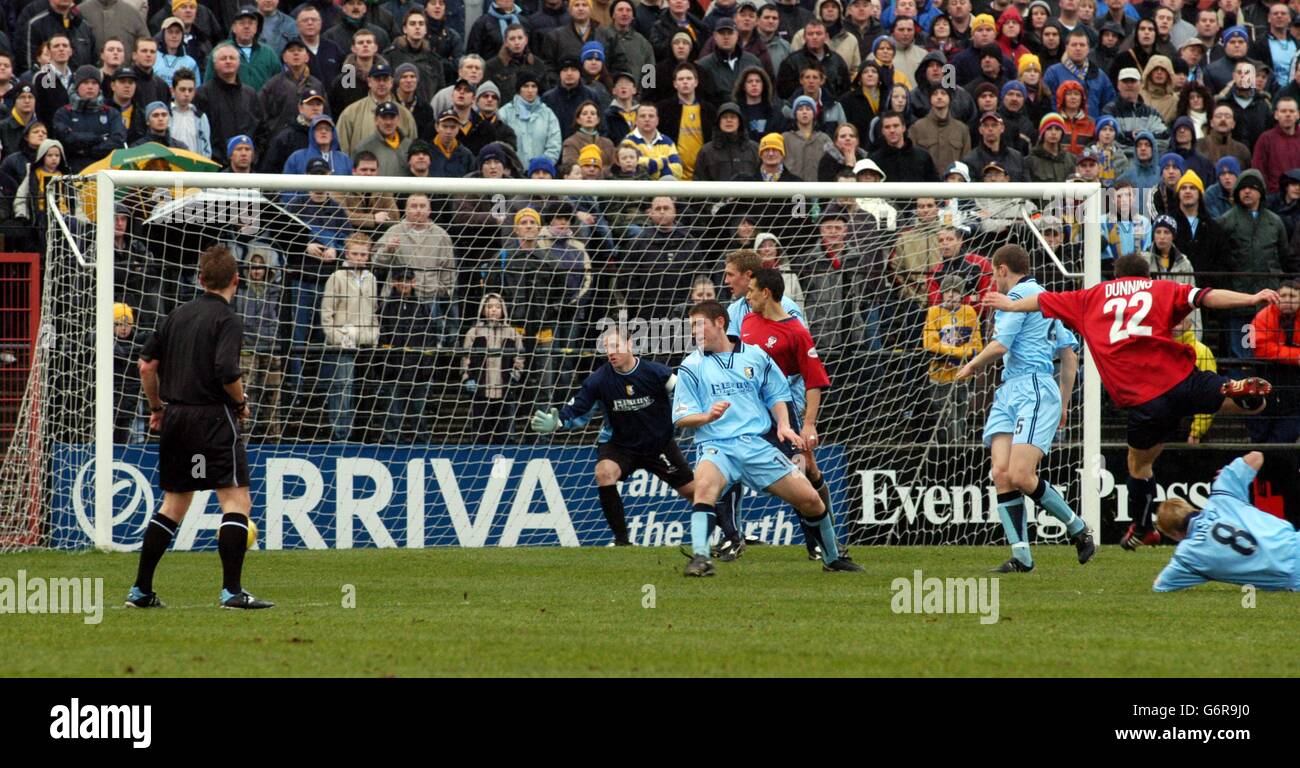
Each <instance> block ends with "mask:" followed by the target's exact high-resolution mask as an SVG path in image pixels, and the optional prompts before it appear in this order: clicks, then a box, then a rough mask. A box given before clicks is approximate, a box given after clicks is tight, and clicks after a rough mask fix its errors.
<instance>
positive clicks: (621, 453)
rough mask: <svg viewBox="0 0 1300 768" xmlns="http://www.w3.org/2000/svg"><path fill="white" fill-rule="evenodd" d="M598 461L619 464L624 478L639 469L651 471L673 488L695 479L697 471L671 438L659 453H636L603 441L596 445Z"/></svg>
mask: <svg viewBox="0 0 1300 768" xmlns="http://www.w3.org/2000/svg"><path fill="white" fill-rule="evenodd" d="M596 461H612V462H614V463H615V464H617V465H618V468H619V471H620V472H622V473H623V479H624V480H626V479H627V478H629V477H630V476H631V475H632V473H633V472H635V471H637V470H638V469H644V470H646V471H647V472H650V473H651V474H653V475H654V476H656V477H658V478H659V479H660V480H663V481H664V482H665V483H668V485H670V486H672V487H673V488H681V487H682V486H684V485H686V484H687V483H689V482H691V481H692V480H694V479H695V471H694V470H693V469H691V465H690V464H688V463H687V462H686V457H685V456H683V455H682V449H681V448H678V447H677V443H674V442H673V441H671V440H669V441H668V442H667V443H665V444H664V445H663V446H662V447H661V448H660V449H659V452H658V453H651V454H645V453H634V452H633V451H629V450H628V449H626V448H620V447H619V446H617V445H614V444H613V443H601V444H600V445H599V446H597V447H596Z"/></svg>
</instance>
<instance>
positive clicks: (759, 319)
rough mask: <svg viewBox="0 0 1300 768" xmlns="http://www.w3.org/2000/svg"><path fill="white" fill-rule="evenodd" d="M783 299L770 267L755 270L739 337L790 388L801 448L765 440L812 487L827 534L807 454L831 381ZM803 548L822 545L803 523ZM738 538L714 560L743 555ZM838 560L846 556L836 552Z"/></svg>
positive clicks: (816, 473) (771, 435)
mask: <svg viewBox="0 0 1300 768" xmlns="http://www.w3.org/2000/svg"><path fill="white" fill-rule="evenodd" d="M784 297H785V278H784V277H782V276H781V273H780V272H778V271H777V270H775V269H760V270H758V271H757V272H755V273H754V276H753V279H752V280H750V281H749V292H748V293H746V294H745V299H746V300H747V301H748V303H749V308H750V310H751V311H750V313H749V314H747V315H745V319H744V321H743V322H742V324H741V328H742V330H741V339H742V340H743V341H744V342H745V343H746V344H748V345H750V346H753V347H758V348H760V349H762V350H763V351H764V352H766V353H767V356H768V357H770V358H772V361H773V362H775V363H776V365H777V367H778V368H780V369H781V373H783V374H785V377H786V384H787V386H789V387H790V395H791V398H790V400H789V401H788V402H787V403H786V409H787V411H788V413H789V414H790V428H791V429H793V430H794V431H795V432H798V433H799V437H801V438H803V443H804V446H803V450H797V449H796V448H795V447H794V446H793V445H791V444H790V443H787V442H784V441H781V440H777V439H776V432H775V430H774V431H771V432H768V440H769V441H770V442H772V444H773V445H775V446H776V447H777V448H778V449H780V451H781V452H782V453H784V454H785V455H786V456H787V457H788V458H790V459H791V460H793V461H794V463H795V465H796V466H798V467H799V469H800V470H802V471H803V473H804V475H805V476H806V477H807V478H808V482H810V483H812V487H813V490H815V491H817V495H818V496H819V497H821V500H822V504H824V505H826V514H827V515H828V516H829V517H830V520H831V530H834V529H835V516H834V515H832V514H831V493H830V488H828V487H827V485H826V480H825V478H824V477H823V476H822V471H821V469H819V468H818V467H817V458H816V457H815V456H814V455H813V449H815V448H816V447H817V446H818V444H819V443H820V441H821V437H820V435H818V434H817V414H818V412H819V411H820V409H821V402H822V392H824V391H825V390H826V389H828V388H830V385H831V380H830V377H829V376H828V375H827V374H826V366H824V365H822V361H821V358H819V357H818V356H817V347H816V346H815V345H814V343H813V338H812V334H811V333H809V331H808V328H807V327H806V326H804V324H803V323H802V322H800V320H799V318H797V317H794V316H793V315H791V314H789V313H788V312H786V309H785V307H784V306H783V305H782V300H783V299H784ZM799 521H800V523H801V524H802V525H803V534H804V543H805V545H807V544H809V542H812V544H811V545H810V546H809V547H808V550H809V553H810V555H811V554H812V553H814V552H817V553H820V552H821V551H822V550H824V549H825V548H826V547H825V545H824V544H823V542H822V541H821V530H820V527H814V526H810V525H808V524H807V523H806V522H804V518H803V517H799ZM744 547H745V542H744V539H743V538H742V539H740V540H739V545H738V547H737V548H736V549H734V550H733V553H734V555H733V553H724V554H722V555H721V556H720V557H719V559H720V560H734V559H735V558H736V557H739V556H740V553H741V552H743V551H744ZM841 556H846V555H843V553H841Z"/></svg>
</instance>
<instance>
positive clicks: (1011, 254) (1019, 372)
mask: <svg viewBox="0 0 1300 768" xmlns="http://www.w3.org/2000/svg"><path fill="white" fill-rule="evenodd" d="M993 279H994V281H995V282H996V283H997V288H998V290H999V291H1001V292H1003V293H1005V294H1007V296H1008V297H1009V298H1011V299H1012V300H1016V299H1021V298H1024V297H1026V296H1035V295H1037V294H1039V293H1042V291H1043V287H1042V286H1041V285H1039V284H1038V281H1037V280H1035V279H1034V278H1032V277H1029V254H1028V253H1027V252H1026V251H1025V249H1024V248H1021V247H1020V246H1018V245H1004V246H1002V247H1001V248H999V249H997V251H995V252H994V253H993ZM993 320H994V325H993V340H992V341H990V342H989V344H988V346H986V347H985V348H984V350H983V351H981V352H980V353H979V355H977V356H976V357H975V358H974V359H973V360H971V361H970V362H968V363H966V365H964V366H962V369H961V370H960V371H958V372H957V379H958V380H961V379H969V378H971V377H972V376H974V375H975V374H976V373H978V372H979V371H981V370H982V369H983V368H984V367H985V366H987V365H988V364H990V363H992V362H993V361H994V360H997V359H998V358H1000V357H1001V358H1005V360H1004V363H1003V368H1002V386H1000V387H998V389H997V393H996V394H995V395H994V396H993V405H992V406H991V407H990V408H989V415H988V420H987V421H985V422H984V445H985V446H987V447H988V448H989V450H990V458H991V460H992V464H993V469H992V473H991V474H992V477H993V485H994V486H996V488H997V491H998V517H1000V518H1001V519H1002V528H1003V530H1005V531H1006V532H1007V541H1009V542H1010V543H1011V559H1009V560H1007V561H1006V562H1005V563H1003V564H1002V565H1001V566H999V567H998V568H995V569H994V570H995V571H997V572H999V573H1025V572H1028V571H1032V570H1034V556H1033V554H1032V553H1031V552H1030V551H1029V526H1028V524H1027V522H1026V520H1025V500H1024V494H1028V495H1029V498H1031V499H1033V500H1034V503H1035V504H1037V505H1039V506H1041V507H1043V508H1044V509H1046V510H1047V512H1048V514H1050V515H1051V516H1052V517H1055V518H1056V519H1057V520H1060V521H1061V522H1062V523H1063V524H1064V525H1065V532H1066V534H1067V535H1069V537H1070V542H1071V543H1073V544H1074V547H1075V549H1076V550H1077V551H1078V553H1079V563H1080V564H1082V563H1086V562H1088V561H1089V560H1091V559H1092V556H1093V554H1094V553H1095V552H1096V551H1097V547H1096V546H1095V545H1094V544H1093V541H1092V533H1091V532H1090V531H1089V530H1088V527H1087V526H1086V525H1084V522H1083V520H1082V519H1080V518H1079V516H1078V515H1076V514H1074V510H1072V509H1070V505H1069V504H1067V503H1066V501H1065V499H1064V498H1062V497H1061V494H1060V493H1058V492H1057V490H1056V489H1055V488H1053V487H1052V484H1051V483H1049V482H1047V480H1046V479H1044V478H1040V477H1039V476H1038V463H1039V462H1040V461H1042V459H1043V457H1044V456H1046V455H1047V452H1048V451H1050V450H1051V449H1052V440H1053V438H1055V437H1056V431H1057V430H1058V429H1060V428H1061V427H1064V426H1065V422H1066V417H1067V416H1068V414H1069V412H1070V395H1071V393H1072V392H1073V391H1074V377H1075V374H1077V373H1078V370H1079V356H1078V353H1077V352H1076V350H1075V348H1076V347H1077V346H1078V342H1077V341H1076V340H1075V338H1074V334H1072V333H1070V331H1069V330H1068V329H1067V328H1066V327H1065V326H1064V325H1062V324H1061V322H1060V321H1059V320H1048V319H1047V318H1045V317H1043V315H1042V314H1041V313H1039V312H1031V313H1028V314H1024V313H1014V312H1001V311H999V312H996V313H995V314H994V317H993ZM1058 356H1059V357H1060V360H1061V371H1060V384H1059V386H1058V384H1057V380H1056V379H1055V378H1053V361H1054V360H1055V359H1056V358H1057V357H1058Z"/></svg>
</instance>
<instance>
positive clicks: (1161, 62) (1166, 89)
mask: <svg viewBox="0 0 1300 768" xmlns="http://www.w3.org/2000/svg"><path fill="white" fill-rule="evenodd" d="M1157 69H1163V70H1164V71H1165V75H1166V79H1165V84H1164V85H1156V84H1154V83H1152V82H1151V73H1152V72H1154V71H1156V70H1157ZM1141 93H1142V100H1143V101H1145V102H1146V103H1147V106H1149V107H1151V108H1152V109H1154V110H1155V111H1156V112H1158V113H1159V114H1160V119H1161V120H1163V121H1164V122H1165V125H1168V124H1170V123H1172V122H1173V121H1174V118H1175V117H1177V115H1178V91H1176V90H1174V65H1173V63H1172V62H1171V61H1169V59H1168V58H1166V57H1164V56H1152V57H1151V58H1150V59H1147V65H1146V66H1145V67H1143V69H1142V91H1141Z"/></svg>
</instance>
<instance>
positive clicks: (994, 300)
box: [984, 291, 1038, 312]
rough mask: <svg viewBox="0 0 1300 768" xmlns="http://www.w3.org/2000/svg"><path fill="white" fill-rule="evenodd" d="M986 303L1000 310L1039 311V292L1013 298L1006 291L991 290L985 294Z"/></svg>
mask: <svg viewBox="0 0 1300 768" xmlns="http://www.w3.org/2000/svg"><path fill="white" fill-rule="evenodd" d="M984 304H985V306H988V307H992V308H993V309H996V310H997V311H999V312H1037V311H1038V294H1034V295H1033V296H1026V297H1024V298H1023V299H1013V298H1011V297H1010V296H1008V295H1006V294H1005V293H998V292H997V291H990V292H989V293H986V294H984Z"/></svg>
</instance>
